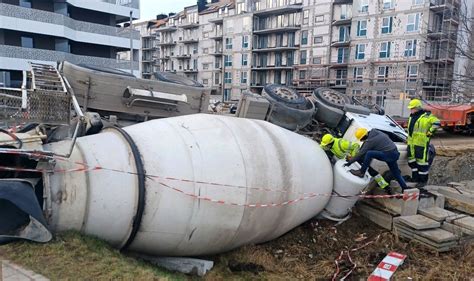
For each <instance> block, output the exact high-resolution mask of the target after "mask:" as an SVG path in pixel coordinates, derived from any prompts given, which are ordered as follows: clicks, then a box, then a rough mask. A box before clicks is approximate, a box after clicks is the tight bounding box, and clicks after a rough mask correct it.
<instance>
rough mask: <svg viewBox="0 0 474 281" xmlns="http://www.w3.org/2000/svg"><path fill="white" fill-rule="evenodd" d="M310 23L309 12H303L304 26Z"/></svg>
mask: <svg viewBox="0 0 474 281" xmlns="http://www.w3.org/2000/svg"><path fill="white" fill-rule="evenodd" d="M308 23H309V10H304V11H303V24H308Z"/></svg>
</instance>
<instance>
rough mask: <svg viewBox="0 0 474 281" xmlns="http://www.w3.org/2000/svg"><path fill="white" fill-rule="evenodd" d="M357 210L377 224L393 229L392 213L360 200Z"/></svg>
mask: <svg viewBox="0 0 474 281" xmlns="http://www.w3.org/2000/svg"><path fill="white" fill-rule="evenodd" d="M357 211H358V212H359V213H360V214H361V215H362V216H364V217H366V218H368V219H369V220H370V221H372V222H374V223H375V224H377V225H379V226H381V227H383V228H385V229H388V230H392V216H391V215H390V214H388V213H386V212H384V211H381V210H379V209H377V208H375V207H373V206H369V205H368V204H365V202H360V203H359V204H358V205H357Z"/></svg>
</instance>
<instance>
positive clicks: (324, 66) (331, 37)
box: [157, 0, 460, 105]
mask: <svg viewBox="0 0 474 281" xmlns="http://www.w3.org/2000/svg"><path fill="white" fill-rule="evenodd" d="M459 1H460V0H234V1H232V0H221V1H217V0H216V1H212V2H213V3H209V4H208V5H207V6H206V8H205V9H203V10H199V11H198V7H197V6H192V7H187V8H186V9H185V10H184V11H183V12H181V13H179V14H177V15H175V16H173V17H170V18H169V19H168V22H167V24H166V25H164V26H162V27H161V28H159V29H158V30H157V32H159V33H160V34H161V38H162V42H161V53H162V54H161V56H160V69H161V70H163V71H176V72H177V73H179V72H181V73H182V74H184V75H187V76H188V77H190V78H193V79H197V80H198V81H201V82H202V83H203V84H204V85H206V86H208V87H211V88H212V89H213V93H215V94H220V95H222V97H223V99H224V100H235V99H238V98H239V97H240V94H241V93H242V91H246V90H251V91H254V92H259V91H261V89H262V87H263V86H264V85H266V84H268V83H277V84H282V85H288V86H293V87H296V88H297V89H298V90H299V91H302V92H308V93H309V92H311V91H312V89H314V88H315V87H318V86H328V87H331V88H333V89H336V90H338V91H341V92H344V93H346V94H348V95H351V96H354V97H356V98H357V99H360V100H363V101H367V102H371V103H378V104H380V105H383V101H384V99H385V98H399V97H404V96H405V97H414V96H421V97H423V98H426V99H430V100H440V101H444V100H448V99H450V98H451V84H452V77H453V65H454V57H455V48H456V47H455V46H456V42H457V41H456V40H457V36H456V34H457V32H456V31H457V29H458V25H459V22H458V14H457V11H458V9H459V5H460V3H459ZM190 25H191V26H192V30H193V31H197V32H194V33H186V34H187V36H188V37H189V38H192V42H190V43H189V44H192V48H191V49H187V48H186V47H185V46H181V45H180V40H179V38H180V37H181V36H182V35H181V34H183V33H185V32H186V30H188V29H190ZM196 36H197V37H196ZM164 38H169V40H164ZM181 49H183V50H185V51H188V52H184V53H185V54H186V55H185V56H183V57H182V58H180V57H177V55H176V54H180V53H181V51H180V50H181ZM189 51H192V52H191V53H189ZM195 52H197V54H196V53H195ZM173 56H174V57H175V58H173ZM179 59H181V60H182V61H183V62H182V63H180V61H179ZM188 65H189V66H190V67H194V66H195V65H197V66H196V68H197V70H198V71H197V72H183V71H181V70H182V69H185V67H187V66H188ZM186 69H187V68H186Z"/></svg>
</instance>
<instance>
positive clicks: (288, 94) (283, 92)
mask: <svg viewBox="0 0 474 281" xmlns="http://www.w3.org/2000/svg"><path fill="white" fill-rule="evenodd" d="M275 94H276V95H277V96H279V97H280V98H282V99H285V100H289V101H294V100H296V99H298V98H299V97H298V94H297V93H296V92H294V91H291V90H289V89H285V88H279V89H277V90H276V91H275Z"/></svg>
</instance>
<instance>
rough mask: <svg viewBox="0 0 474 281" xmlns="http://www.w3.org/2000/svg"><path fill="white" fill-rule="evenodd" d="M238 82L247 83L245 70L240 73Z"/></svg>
mask: <svg viewBox="0 0 474 281" xmlns="http://www.w3.org/2000/svg"><path fill="white" fill-rule="evenodd" d="M240 83H241V84H247V71H242V72H241V73H240Z"/></svg>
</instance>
